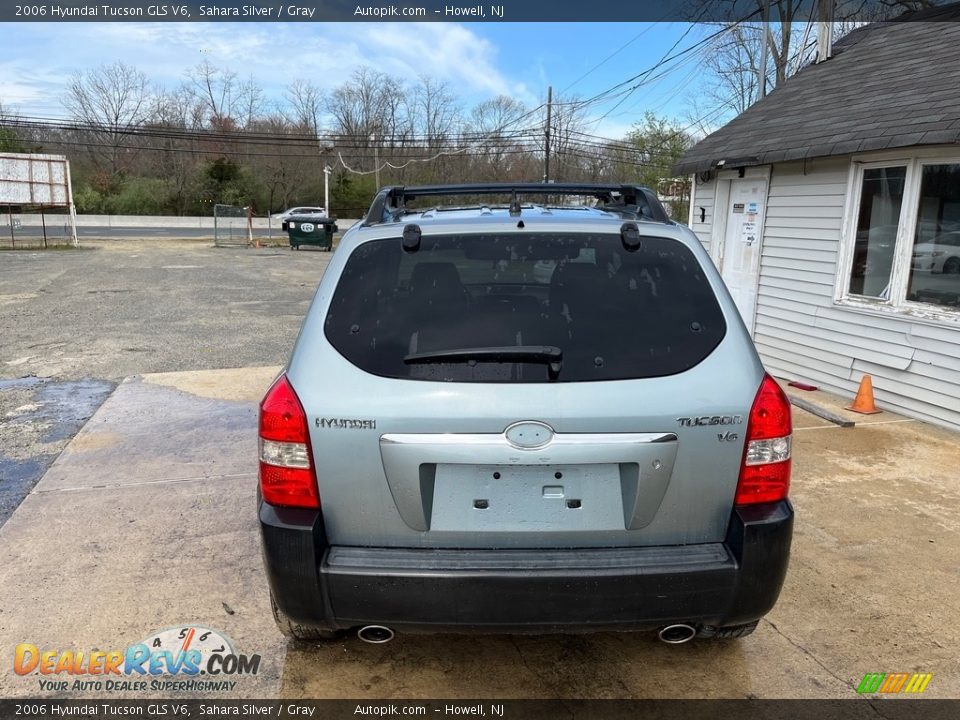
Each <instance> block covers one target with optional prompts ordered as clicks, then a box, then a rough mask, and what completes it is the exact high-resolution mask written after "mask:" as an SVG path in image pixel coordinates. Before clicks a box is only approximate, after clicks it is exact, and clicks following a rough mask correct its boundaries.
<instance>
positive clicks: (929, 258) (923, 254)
mask: <svg viewBox="0 0 960 720" xmlns="http://www.w3.org/2000/svg"><path fill="white" fill-rule="evenodd" d="M913 269H914V270H925V271H927V272H931V273H945V274H948V275H955V274H957V273H960V231H954V232H946V233H941V234H940V235H937V236H936V237H934V238H932V239H931V240H930V242H923V243H917V244H916V245H914V246H913Z"/></svg>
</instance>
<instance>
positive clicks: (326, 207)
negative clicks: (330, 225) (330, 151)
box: [323, 165, 331, 217]
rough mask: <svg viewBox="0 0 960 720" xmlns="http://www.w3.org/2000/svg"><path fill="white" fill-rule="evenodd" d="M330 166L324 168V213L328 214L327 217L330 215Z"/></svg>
mask: <svg viewBox="0 0 960 720" xmlns="http://www.w3.org/2000/svg"><path fill="white" fill-rule="evenodd" d="M330 172H331V171H330V166H329V165H324V166H323V211H324V212H325V213H326V214H327V217H331V215H330Z"/></svg>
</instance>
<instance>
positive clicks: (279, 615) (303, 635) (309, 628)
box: [270, 593, 343, 642]
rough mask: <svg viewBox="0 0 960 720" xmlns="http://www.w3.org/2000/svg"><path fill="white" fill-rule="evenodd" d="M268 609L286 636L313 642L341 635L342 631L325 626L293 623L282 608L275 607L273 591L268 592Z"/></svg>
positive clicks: (340, 636)
mask: <svg viewBox="0 0 960 720" xmlns="http://www.w3.org/2000/svg"><path fill="white" fill-rule="evenodd" d="M270 610H271V612H273V621H274V622H275V623H277V628H278V629H279V630H280V632H281V633H283V634H284V635H286V636H287V637H288V638H293V639H294V640H305V641H313V642H317V641H321V642H324V641H326V642H329V641H331V640H339V639H340V638H342V637H343V632H342V631H340V630H327V629H326V628H319V627H315V626H313V625H300V624H299V623H295V622H294V621H293V620H291V619H290V618H288V617H287V616H286V615H285V614H284V612H283V610H281V609H280V608H279V607H277V601H276V600H274V598H273V593H270Z"/></svg>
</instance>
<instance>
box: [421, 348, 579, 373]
mask: <svg viewBox="0 0 960 720" xmlns="http://www.w3.org/2000/svg"><path fill="white" fill-rule="evenodd" d="M403 361H404V362H405V363H407V364H408V365H412V364H415V363H456V362H467V363H478V362H531V363H545V364H546V365H547V366H548V373H547V374H548V377H549V378H550V379H551V380H556V379H557V377H558V376H559V375H560V368H561V367H562V364H563V350H561V349H560V348H558V347H555V346H553V345H506V346H503V347H477V348H456V349H454V350H437V351H435V352H423V353H414V354H412V355H407V356H406V357H404V358H403Z"/></svg>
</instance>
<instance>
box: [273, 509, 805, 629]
mask: <svg viewBox="0 0 960 720" xmlns="http://www.w3.org/2000/svg"><path fill="white" fill-rule="evenodd" d="M260 528H261V533H262V538H263V555H264V563H265V565H266V569H267V577H268V580H269V583H270V588H271V590H272V591H273V594H274V597H275V599H276V602H277V605H278V606H279V607H280V609H281V610H282V611H283V612H284V613H285V614H286V615H288V616H289V617H290V618H291V619H292V620H294V621H295V622H297V623H300V624H303V625H312V626H316V627H320V628H328V629H334V628H352V627H356V626H358V625H368V624H377V625H387V626H390V627H392V628H395V629H397V630H405V631H440V630H443V631H469V630H477V631H487V632H494V631H496V632H500V631H512V632H523V631H527V632H531V631H534V632H550V631H557V632H562V631H579V630H642V629H648V628H655V627H659V626H661V625H665V624H670V623H673V622H687V623H692V624H703V625H712V626H724V625H736V624H740V623H746V622H750V621H753V620H757V619H759V618H760V617H762V616H763V615H765V614H766V613H767V612H769V611H770V609H771V608H772V607H773V605H774V603H775V602H776V600H777V597H778V595H779V594H780V587H781V586H782V584H783V579H784V576H785V575H786V571H787V562H788V558H789V554H790V540H791V536H792V531H793V509H792V507H791V506H790V504H789V502H786V501H784V502H778V503H770V504H766V505H757V506H752V507H744V508H737V509H736V510H735V511H734V513H733V517H732V519H731V522H730V527H729V530H728V531H727V537H726V540H725V541H724V542H723V543H708V544H702V545H682V546H663V547H640V548H596V549H592V548H591V549H580V550H430V549H400V548H358V547H337V546H332V547H331V546H328V545H327V544H326V540H325V535H324V531H323V520H322V516H321V515H320V513H319V512H317V511H313V510H295V509H288V508H274V507H272V506H270V505H267V504H266V503H263V502H261V503H260Z"/></svg>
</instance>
